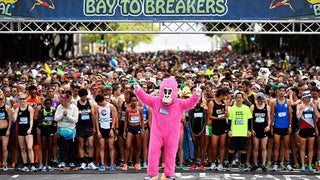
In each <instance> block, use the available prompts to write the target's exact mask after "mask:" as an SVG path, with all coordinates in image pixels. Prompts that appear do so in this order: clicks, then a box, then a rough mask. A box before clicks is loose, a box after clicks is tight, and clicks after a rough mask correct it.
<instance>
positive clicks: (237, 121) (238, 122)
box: [235, 119, 244, 125]
mask: <svg viewBox="0 0 320 180" xmlns="http://www.w3.org/2000/svg"><path fill="white" fill-rule="evenodd" d="M243 124H244V120H243V119H237V120H236V121H235V125H243Z"/></svg>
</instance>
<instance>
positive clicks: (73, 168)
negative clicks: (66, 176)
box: [69, 162, 78, 171]
mask: <svg viewBox="0 0 320 180" xmlns="http://www.w3.org/2000/svg"><path fill="white" fill-rule="evenodd" d="M69 166H70V170H71V171H77V170H78V169H77V167H76V166H75V165H74V163H73V162H71V163H69Z"/></svg>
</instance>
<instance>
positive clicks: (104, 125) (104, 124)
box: [99, 117, 110, 129]
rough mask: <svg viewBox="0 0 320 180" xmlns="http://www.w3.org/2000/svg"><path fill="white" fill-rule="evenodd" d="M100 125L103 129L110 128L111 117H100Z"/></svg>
mask: <svg viewBox="0 0 320 180" xmlns="http://www.w3.org/2000/svg"><path fill="white" fill-rule="evenodd" d="M99 120H100V127H101V128H102V129H110V118H109V117H104V118H100V119H99Z"/></svg>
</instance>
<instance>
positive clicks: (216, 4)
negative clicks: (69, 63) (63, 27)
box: [0, 0, 320, 21]
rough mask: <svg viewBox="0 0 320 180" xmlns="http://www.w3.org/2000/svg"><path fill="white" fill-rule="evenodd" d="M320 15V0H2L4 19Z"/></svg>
mask: <svg viewBox="0 0 320 180" xmlns="http://www.w3.org/2000/svg"><path fill="white" fill-rule="evenodd" d="M318 16H320V0H282V1H281V0H0V20H1V19H2V20H4V19H6V18H7V17H11V18H13V19H15V18H20V19H21V18H23V19H35V20H36V19H40V20H62V21H64V20H79V21H82V20H105V21H166V20H180V21H182V20H190V21H211V20H279V19H302V18H303V19H305V18H307V19H313V18H315V17H318Z"/></svg>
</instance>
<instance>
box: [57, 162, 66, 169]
mask: <svg viewBox="0 0 320 180" xmlns="http://www.w3.org/2000/svg"><path fill="white" fill-rule="evenodd" d="M65 166H66V164H65V163H64V162H61V163H60V164H59V165H58V168H60V167H65Z"/></svg>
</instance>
